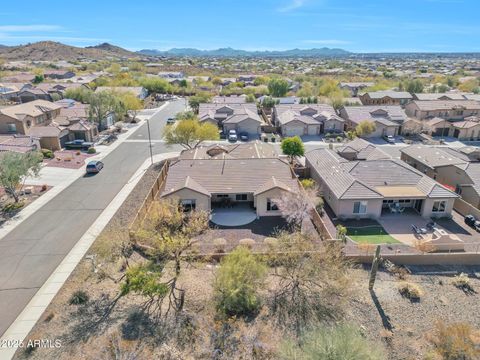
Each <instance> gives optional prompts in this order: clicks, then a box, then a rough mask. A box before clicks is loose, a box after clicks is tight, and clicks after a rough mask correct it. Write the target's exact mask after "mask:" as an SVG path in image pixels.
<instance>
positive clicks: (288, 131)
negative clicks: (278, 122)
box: [283, 126, 303, 136]
mask: <svg viewBox="0 0 480 360" xmlns="http://www.w3.org/2000/svg"><path fill="white" fill-rule="evenodd" d="M284 129H285V131H284V134H283V135H284V136H302V135H303V126H302V127H300V126H287V127H285V128H284Z"/></svg>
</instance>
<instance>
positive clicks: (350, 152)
mask: <svg viewBox="0 0 480 360" xmlns="http://www.w3.org/2000/svg"><path fill="white" fill-rule="evenodd" d="M335 151H336V152H337V154H338V155H340V156H341V157H343V158H344V159H347V160H350V161H353V160H385V159H391V156H390V155H388V154H387V153H385V152H384V151H382V150H380V149H379V148H377V147H376V146H375V145H373V144H372V143H369V142H368V141H366V140H364V139H361V138H358V137H357V138H355V139H353V140H352V141H349V142H348V143H346V144H345V145H342V146H339V147H336V148H335Z"/></svg>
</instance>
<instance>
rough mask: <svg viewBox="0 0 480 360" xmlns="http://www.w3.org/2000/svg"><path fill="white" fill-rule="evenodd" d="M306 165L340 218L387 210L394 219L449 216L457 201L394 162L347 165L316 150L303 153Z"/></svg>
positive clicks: (333, 155) (378, 214) (375, 216)
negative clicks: (395, 214)
mask: <svg viewBox="0 0 480 360" xmlns="http://www.w3.org/2000/svg"><path fill="white" fill-rule="evenodd" d="M306 166H307V168H309V170H310V176H311V177H312V178H313V179H314V180H315V181H316V182H317V184H318V185H319V187H320V191H321V194H322V196H323V198H324V199H325V201H326V202H327V203H328V205H329V206H330V207H331V209H332V210H333V212H334V213H335V214H336V216H337V217H339V218H341V219H349V218H350V219H362V218H373V219H378V218H380V217H381V216H383V215H385V214H390V213H391V212H392V207H395V208H399V209H401V210H400V211H399V213H398V214H397V216H402V213H404V212H405V213H410V214H411V213H417V214H419V215H420V216H422V217H424V218H430V217H450V214H451V211H452V209H453V203H454V200H455V199H456V198H457V197H458V195H457V194H455V193H454V192H452V191H450V190H448V189H447V188H446V187H444V186H442V185H440V184H438V183H437V182H435V181H434V180H432V179H431V178H429V177H428V176H426V175H424V174H422V173H421V172H419V171H418V170H415V169H413V168H411V167H410V166H408V165H407V164H405V163H403V162H401V161H399V160H393V159H381V160H360V161H350V160H347V159H345V158H343V157H341V156H340V155H339V154H338V153H337V152H335V151H334V150H330V149H316V150H313V151H310V152H308V153H307V154H306ZM400 212H401V213H400Z"/></svg>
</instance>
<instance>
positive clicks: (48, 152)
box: [40, 149, 54, 159]
mask: <svg viewBox="0 0 480 360" xmlns="http://www.w3.org/2000/svg"><path fill="white" fill-rule="evenodd" d="M40 152H41V153H42V155H43V157H44V158H45V159H53V157H54V155H53V151H52V150H50V149H42V150H40Z"/></svg>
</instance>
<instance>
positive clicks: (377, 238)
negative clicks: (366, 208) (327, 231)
mask: <svg viewBox="0 0 480 360" xmlns="http://www.w3.org/2000/svg"><path fill="white" fill-rule="evenodd" d="M347 235H348V236H349V237H350V238H351V239H352V240H353V241H355V242H357V243H359V244H398V243H400V241H398V240H396V239H394V238H393V237H392V236H390V235H389V234H388V233H387V232H386V231H385V229H384V228H383V227H382V226H380V225H372V226H364V227H347Z"/></svg>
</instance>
